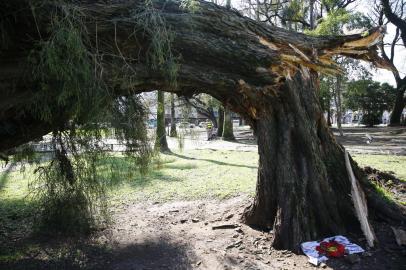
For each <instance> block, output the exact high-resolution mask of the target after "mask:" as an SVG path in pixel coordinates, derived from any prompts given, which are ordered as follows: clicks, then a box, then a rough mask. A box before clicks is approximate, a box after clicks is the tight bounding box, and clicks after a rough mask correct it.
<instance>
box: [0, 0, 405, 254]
mask: <svg viewBox="0 0 406 270" xmlns="http://www.w3.org/2000/svg"><path fill="white" fill-rule="evenodd" d="M197 4H198V5H197V8H195V9H194V10H190V9H188V8H187V6H184V5H180V4H179V2H174V1H163V0H157V1H153V2H150V1H147V2H144V1H137V0H122V1H119V0H117V1H90V0H89V1H66V2H65V3H63V2H62V3H60V2H58V3H46V4H43V5H38V6H31V7H30V5H29V4H28V1H23V0H20V1H16V2H15V3H12V4H9V3H6V4H4V3H2V4H0V8H1V9H2V14H11V15H10V16H9V17H7V16H5V17H3V18H2V21H3V22H2V25H7V28H4V27H3V30H4V29H5V30H4V31H5V32H4V34H3V35H2V36H3V37H6V38H7V40H4V42H3V47H2V49H1V55H0V61H1V63H2V65H1V67H0V87H1V89H2V90H1V91H2V100H1V102H0V151H6V150H7V149H10V148H13V147H15V146H18V145H20V144H22V143H24V142H27V141H29V140H32V139H34V138H36V137H38V136H42V135H44V134H47V133H48V132H50V131H52V130H53V129H55V128H59V127H63V124H64V123H65V122H67V121H68V120H69V119H70V118H71V117H72V114H73V113H72V110H71V109H70V108H71V107H72V106H74V105H75V104H76V102H77V101H76V96H72V97H70V99H68V101H67V102H64V103H63V104H60V103H58V97H59V92H60V91H61V90H60V88H59V86H60V85H61V82H59V81H58V80H57V78H54V79H55V80H57V82H58V83H53V84H52V90H53V91H52V92H47V93H50V94H48V96H47V104H49V102H52V101H54V102H55V104H54V106H53V107H52V108H51V111H50V116H49V117H48V118H47V119H46V120H44V119H43V118H41V117H39V116H38V114H36V113H35V110H33V109H32V108H31V107H32V106H31V101H32V100H34V99H36V97H37V96H38V95H39V94H41V92H42V91H45V90H44V87H43V86H44V85H43V83H41V81H40V82H38V76H35V71H36V70H35V69H33V68H32V67H33V65H34V66H35V64H36V61H35V60H34V61H32V57H29V56H32V55H33V52H35V51H38V50H40V48H41V45H43V44H44V43H47V42H48V44H49V40H52V37H53V33H52V30H53V29H54V28H55V25H58V24H56V23H55V22H54V21H53V20H54V19H53V18H55V17H56V16H59V17H62V18H63V20H62V21H63V22H66V21H68V23H69V24H72V25H73V26H72V27H73V28H74V29H79V30H78V32H79V33H80V37H81V38H82V40H83V44H84V45H85V46H86V48H87V49H88V57H89V58H90V59H91V60H92V61H93V62H94V76H96V77H97V78H98V80H100V81H102V82H103V85H107V86H108V89H109V92H108V93H109V94H110V95H114V96H121V95H128V94H134V93H140V92H143V91H151V90H155V89H161V90H165V91H169V92H176V93H177V94H179V95H183V96H186V97H191V96H193V95H194V94H196V93H206V94H209V95H211V96H213V97H215V98H216V99H218V100H220V101H221V102H222V103H223V104H224V105H225V106H227V107H230V108H232V109H233V110H234V111H235V112H237V113H239V114H240V115H242V116H243V117H244V118H245V119H246V120H247V122H248V123H249V124H250V125H251V126H252V127H253V129H254V132H255V134H256V136H257V138H258V149H259V150H258V151H259V157H260V158H259V168H258V181H257V191H256V196H255V199H254V202H253V204H252V205H251V206H250V207H249V208H247V210H246V212H245V214H244V216H243V219H244V221H245V222H246V223H247V224H250V225H255V226H257V227H259V228H263V229H271V228H272V229H273V231H274V235H275V239H274V243H273V245H274V247H276V248H284V249H291V250H297V249H298V244H299V243H300V242H303V241H306V240H310V239H317V238H320V237H322V236H326V235H330V234H338V233H346V232H348V231H354V230H359V228H360V225H359V222H358V220H357V218H356V216H355V211H354V206H353V203H352V202H351V200H349V196H350V195H349V194H351V183H350V180H349V176H348V174H347V171H346V166H345V160H344V149H343V147H342V146H340V145H339V144H338V143H337V142H336V141H335V138H334V136H333V135H332V133H331V132H330V130H329V129H328V127H327V124H326V122H325V119H324V117H323V112H322V110H321V108H320V105H319V101H318V73H319V72H321V73H325V74H336V73H337V72H340V71H339V68H338V67H337V66H336V65H335V64H334V62H333V61H332V57H334V56H335V55H343V56H348V57H353V58H356V59H362V60H366V61H369V62H372V63H374V64H375V65H377V66H379V67H386V66H385V63H384V61H382V60H381V59H380V58H379V56H378V54H377V48H376V44H377V42H378V41H379V40H380V39H381V38H382V34H383V33H382V32H383V29H381V28H376V29H371V30H370V31H368V32H366V33H363V34H359V35H351V36H344V37H336V36H321V37H311V36H306V35H303V34H299V33H295V32H289V31H286V30H284V29H280V28H277V27H271V26H269V25H266V24H263V23H259V22H256V21H253V20H251V19H249V18H246V17H243V16H242V15H240V14H239V13H238V12H236V11H233V10H228V9H225V8H222V7H219V6H217V5H215V4H212V3H207V2H197ZM194 6H196V3H195V5H194ZM68 18H70V19H69V20H68ZM70 27H71V26H70ZM62 45H63V44H62ZM60 46H61V45H60ZM66 49H69V47H67V48H66ZM64 57H68V56H64ZM64 57H62V58H63V59H64ZM44 76H45V75H44ZM56 77H57V76H56ZM52 78H53V77H52ZM52 78H51V79H52ZM46 82H47V83H48V84H47V85H49V78H48V80H47V81H46ZM51 82H53V81H52V80H51ZM49 88H50V87H47V88H46V89H47V90H49ZM91 105H92V104H89V106H91ZM352 167H353V170H354V172H355V176H356V178H357V179H360V181H361V182H362V185H363V188H364V189H365V192H366V196H367V200H368V203H369V208H370V211H371V212H370V213H371V214H373V215H374V216H379V217H381V218H383V219H385V220H389V221H391V222H393V223H404V222H405V220H406V215H405V213H406V211H405V208H404V207H402V206H399V205H396V204H393V203H388V202H386V201H384V200H382V198H380V196H379V195H377V193H376V192H374V189H373V187H372V185H370V184H369V183H368V182H367V181H366V179H365V177H364V176H363V174H362V172H361V171H360V170H359V168H358V167H357V165H356V164H355V162H352Z"/></svg>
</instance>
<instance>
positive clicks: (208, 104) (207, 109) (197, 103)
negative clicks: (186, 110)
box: [181, 94, 219, 128]
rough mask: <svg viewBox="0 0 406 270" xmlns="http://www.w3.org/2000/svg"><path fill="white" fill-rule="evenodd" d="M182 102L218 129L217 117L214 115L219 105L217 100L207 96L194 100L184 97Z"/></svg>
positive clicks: (194, 97) (199, 96)
mask: <svg viewBox="0 0 406 270" xmlns="http://www.w3.org/2000/svg"><path fill="white" fill-rule="evenodd" d="M181 100H182V101H183V102H184V104H186V105H188V106H191V107H192V108H194V109H195V110H196V111H197V112H198V113H200V114H201V115H203V116H205V117H207V118H208V119H209V120H210V121H211V122H212V123H213V126H214V127H215V128H217V127H218V123H217V119H216V115H215V114H214V107H215V106H217V105H218V104H219V102H218V101H217V100H215V99H214V98H212V97H210V96H209V95H205V94H199V95H195V96H193V97H192V98H188V97H183V98H181Z"/></svg>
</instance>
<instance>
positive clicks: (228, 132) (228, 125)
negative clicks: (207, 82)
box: [222, 107, 235, 141]
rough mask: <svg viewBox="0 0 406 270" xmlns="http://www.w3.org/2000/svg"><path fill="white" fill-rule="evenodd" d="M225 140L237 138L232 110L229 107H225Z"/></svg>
mask: <svg viewBox="0 0 406 270" xmlns="http://www.w3.org/2000/svg"><path fill="white" fill-rule="evenodd" d="M222 137H223V140H226V141H233V140H235V137H234V132H233V119H232V117H231V111H230V109H229V108H227V107H224V125H223V135H222Z"/></svg>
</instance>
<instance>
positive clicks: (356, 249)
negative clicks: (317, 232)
mask: <svg viewBox="0 0 406 270" xmlns="http://www.w3.org/2000/svg"><path fill="white" fill-rule="evenodd" d="M332 240H334V241H336V242H337V243H339V244H341V245H343V246H344V247H345V252H346V253H347V254H354V253H361V252H364V251H365V250H364V249H363V248H361V247H360V246H358V245H356V244H353V243H351V242H350V241H349V240H348V238H347V237H344V236H342V235H337V236H333V237H328V238H324V239H323V240H322V241H312V242H304V243H302V244H301V245H300V247H301V248H302V251H303V253H304V254H305V255H306V256H307V257H309V262H310V263H311V264H314V265H319V263H322V262H325V261H327V260H328V257H326V256H324V255H320V254H319V252H318V251H317V250H316V247H317V246H318V245H320V243H321V242H329V241H332Z"/></svg>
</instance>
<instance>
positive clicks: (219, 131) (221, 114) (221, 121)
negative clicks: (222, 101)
mask: <svg viewBox="0 0 406 270" xmlns="http://www.w3.org/2000/svg"><path fill="white" fill-rule="evenodd" d="M218 115H219V117H218V118H219V120H218V123H219V124H218V128H217V136H218V137H221V136H222V135H223V129H224V128H223V127H224V110H223V108H222V107H221V106H219V108H218Z"/></svg>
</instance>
